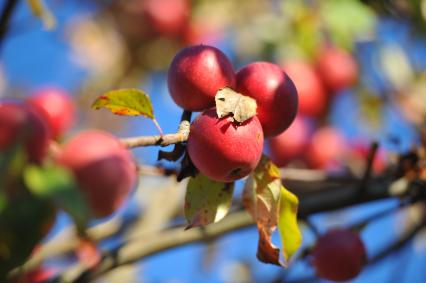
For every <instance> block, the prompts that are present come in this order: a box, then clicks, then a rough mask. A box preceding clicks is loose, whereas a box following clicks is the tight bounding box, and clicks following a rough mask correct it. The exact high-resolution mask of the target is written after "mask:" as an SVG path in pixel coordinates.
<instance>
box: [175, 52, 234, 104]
mask: <svg viewBox="0 0 426 283" xmlns="http://www.w3.org/2000/svg"><path fill="white" fill-rule="evenodd" d="M168 86H169V91H170V94H171V96H172V98H173V100H174V101H175V102H176V104H177V105H179V106H180V107H182V108H183V109H185V110H189V111H202V110H205V109H207V108H210V107H212V106H214V97H215V95H216V92H217V91H218V90H219V89H220V88H223V87H226V86H228V87H231V88H232V87H234V86H235V74H234V70H233V68H232V65H231V62H229V60H228V58H227V57H226V55H225V54H223V53H222V51H220V50H219V49H217V48H215V47H212V46H207V45H193V46H189V47H186V48H184V49H182V50H181V51H180V52H179V53H178V54H176V56H175V57H174V58H173V61H172V64H171V65H170V68H169V72H168Z"/></svg>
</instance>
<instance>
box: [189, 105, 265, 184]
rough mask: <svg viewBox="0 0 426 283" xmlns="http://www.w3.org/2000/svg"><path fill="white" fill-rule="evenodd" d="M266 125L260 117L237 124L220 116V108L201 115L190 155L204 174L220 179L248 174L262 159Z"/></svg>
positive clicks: (193, 132)
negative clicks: (218, 113) (218, 114)
mask: <svg viewBox="0 0 426 283" xmlns="http://www.w3.org/2000/svg"><path fill="white" fill-rule="evenodd" d="M262 148H263V132H262V126H261V125H260V122H259V120H258V118H257V117H256V116H254V117H252V118H251V119H249V120H247V121H245V122H243V123H242V124H236V123H234V122H232V121H231V120H230V117H224V118H221V119H219V118H218V117H217V114H216V109H215V108H212V109H209V110H206V111H204V112H203V113H202V114H200V115H199V116H198V117H197V118H196V119H195V120H194V122H193V123H192V125H191V131H190V134H189V139H188V154H189V156H190V158H191V160H192V162H193V163H194V165H195V167H197V169H198V170H200V172H201V173H203V174H204V175H206V176H207V177H209V178H211V179H212V180H216V181H219V182H232V181H235V180H237V179H240V178H242V177H244V176H247V175H248V174H249V173H250V172H251V171H253V170H254V169H255V167H256V165H257V163H258V162H259V160H260V157H261V155H262Z"/></svg>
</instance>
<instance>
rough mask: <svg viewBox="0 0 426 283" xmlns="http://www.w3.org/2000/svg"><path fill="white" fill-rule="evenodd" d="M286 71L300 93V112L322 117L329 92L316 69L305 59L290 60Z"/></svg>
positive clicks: (285, 66)
mask: <svg viewBox="0 0 426 283" xmlns="http://www.w3.org/2000/svg"><path fill="white" fill-rule="evenodd" d="M284 71H285V72H286V73H287V74H288V75H289V76H290V78H291V79H292V80H293V82H294V84H295V86H296V89H297V94H298V95H299V112H300V113H302V114H304V115H306V116H310V117H314V118H316V117H321V116H322V115H324V112H325V110H326V107H327V94H326V92H325V91H324V86H323V85H322V82H321V78H320V77H319V76H318V74H317V73H316V71H315V69H314V68H313V67H312V66H311V65H310V64H309V63H307V62H304V61H296V60H294V61H289V62H287V63H286V64H285V65H284Z"/></svg>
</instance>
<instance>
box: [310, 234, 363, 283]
mask: <svg viewBox="0 0 426 283" xmlns="http://www.w3.org/2000/svg"><path fill="white" fill-rule="evenodd" d="M312 256H313V266H314V267H315V269H316V271H317V274H318V275H319V276H320V277H322V278H325V279H328V280H333V281H346V280H350V279H352V278H354V277H356V276H357V275H358V274H359V273H360V272H361V270H362V268H363V266H364V264H365V263H366V259H367V255H366V251H365V247H364V244H363V242H362V240H361V238H360V237H359V235H358V234H357V233H355V232H352V231H350V230H343V229H336V230H330V231H328V232H327V233H326V234H324V235H323V236H321V237H320V238H319V239H318V241H317V243H316V245H315V247H314V250H313V252H312Z"/></svg>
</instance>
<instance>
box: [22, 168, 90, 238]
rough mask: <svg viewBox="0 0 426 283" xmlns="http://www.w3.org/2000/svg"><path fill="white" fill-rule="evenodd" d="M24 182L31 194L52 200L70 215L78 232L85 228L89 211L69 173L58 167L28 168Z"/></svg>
mask: <svg viewBox="0 0 426 283" xmlns="http://www.w3.org/2000/svg"><path fill="white" fill-rule="evenodd" d="M24 181H25V183H26V185H27V187H28V189H29V190H30V192H31V193H32V194H34V195H35V196H38V197H40V198H48V199H52V200H53V201H54V202H55V203H56V205H57V206H58V207H60V208H62V209H63V210H64V211H66V212H67V213H68V214H70V216H71V217H72V218H73V220H74V222H75V224H76V226H77V229H78V230H79V231H83V230H84V229H85V228H86V225H87V221H88V220H89V218H90V210H89V208H88V206H87V205H86V201H85V199H84V197H83V196H82V194H81V193H80V191H79V189H78V186H77V184H76V183H75V180H74V177H73V175H72V173H71V172H69V171H68V170H66V169H65V168H63V167H58V166H56V167H46V168H42V167H38V166H28V167H27V168H26V170H25V171H24Z"/></svg>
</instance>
